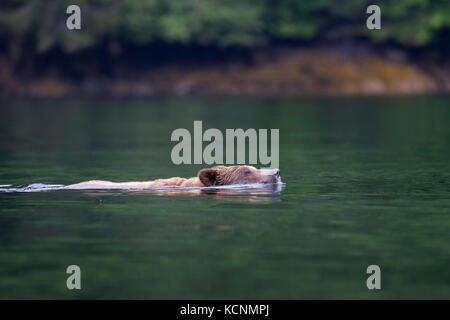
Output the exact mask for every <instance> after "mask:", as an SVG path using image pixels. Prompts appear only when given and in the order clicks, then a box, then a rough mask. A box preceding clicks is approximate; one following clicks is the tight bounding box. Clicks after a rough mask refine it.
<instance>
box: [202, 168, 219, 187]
mask: <svg viewBox="0 0 450 320" xmlns="http://www.w3.org/2000/svg"><path fill="white" fill-rule="evenodd" d="M198 178H199V179H200V181H201V182H202V183H203V184H204V185H205V186H206V187H209V186H213V185H215V184H216V182H217V170H215V169H213V168H208V169H202V170H200V171H199V172H198Z"/></svg>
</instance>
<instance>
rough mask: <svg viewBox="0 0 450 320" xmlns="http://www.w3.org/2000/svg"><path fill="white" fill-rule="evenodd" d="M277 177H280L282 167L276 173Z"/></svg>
mask: <svg viewBox="0 0 450 320" xmlns="http://www.w3.org/2000/svg"><path fill="white" fill-rule="evenodd" d="M274 176H275V177H278V178H279V177H280V169H277V170H276V171H275V174H274Z"/></svg>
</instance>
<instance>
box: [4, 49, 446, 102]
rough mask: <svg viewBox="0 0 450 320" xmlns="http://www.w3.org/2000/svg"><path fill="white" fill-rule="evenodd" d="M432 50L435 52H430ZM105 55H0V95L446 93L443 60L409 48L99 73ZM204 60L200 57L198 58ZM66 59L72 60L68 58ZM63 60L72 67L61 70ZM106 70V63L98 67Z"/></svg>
mask: <svg viewBox="0 0 450 320" xmlns="http://www.w3.org/2000/svg"><path fill="white" fill-rule="evenodd" d="M429 56H432V57H433V55H432V54H430V55H429ZM103 59H105V60H108V57H105V56H102V54H97V55H90V56H89V55H88V56H87V57H75V58H72V60H70V58H69V57H68V56H62V57H58V58H48V59H47V60H49V61H46V64H45V67H42V66H38V65H35V64H36V62H34V63H31V65H32V67H31V71H28V73H27V74H26V75H20V74H18V73H14V72H11V71H9V68H8V61H7V59H6V58H5V56H3V58H2V57H0V66H1V67H2V69H3V72H1V73H0V97H2V98H5V97H6V98H17V97H30V98H37V97H42V98H45V97H48V98H51V97H74V96H86V97H91V96H112V97H128V96H167V95H174V96H263V97H271V96H293V97H295V96H310V95H311V96H317V95H323V96H389V95H417V94H434V93H448V92H450V65H449V63H448V62H449V61H448V58H444V61H443V62H442V59H439V58H436V57H433V58H429V57H427V56H425V57H424V56H419V57H415V58H411V57H410V55H408V54H407V53H406V51H401V50H399V49H387V50H385V52H382V53H380V52H376V51H375V50H373V49H371V48H367V47H362V49H361V47H360V48H356V49H355V47H350V48H345V49H342V48H339V47H328V48H318V47H301V48H298V47H297V48H287V49H286V48H281V49H280V48H278V49H276V50H259V51H255V52H252V53H251V58H250V59H240V58H236V57H234V58H232V59H229V60H227V61H212V62H211V61H208V62H207V63H205V62H204V61H195V62H194V63H192V62H178V61H176V62H173V61H166V62H162V63H161V64H160V65H159V64H157V63H154V62H153V64H146V65H145V66H143V67H142V63H141V62H142V61H133V59H131V58H129V57H128V58H125V59H123V60H122V61H121V63H116V62H114V63H113V64H114V68H113V69H109V70H108V71H107V72H105V71H102V70H101V69H102V65H101V61H102V60H103ZM200 60H201V59H200ZM68 61H69V62H68ZM62 63H65V64H67V63H69V65H70V69H71V71H70V72H68V74H61V73H60V69H63V68H61V67H59V66H60V64H62ZM103 68H104V67H103Z"/></svg>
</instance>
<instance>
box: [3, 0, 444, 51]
mask: <svg viewBox="0 0 450 320" xmlns="http://www.w3.org/2000/svg"><path fill="white" fill-rule="evenodd" d="M70 4H77V5H79V6H80V7H81V12H82V30H81V31H69V30H67V28H66V26H65V22H66V18H67V14H66V8H67V6H68V5H70ZM369 4H378V5H379V6H380V7H381V13H382V20H381V21H382V30H377V31H368V30H367V29H366V27H365V20H366V18H367V14H366V8H367V6H368V5H369ZM449 28H450V1H448V0H402V1H398V0H386V1H383V2H382V3H381V1H380V3H376V2H373V1H367V0H342V1H336V0H70V1H68V0H28V1H26V0H2V1H1V3H0V38H1V39H3V40H2V41H5V43H7V44H8V45H9V46H13V45H16V46H20V45H21V44H23V43H24V42H25V41H26V40H27V39H33V41H34V42H35V44H36V50H37V51H38V52H45V51H48V50H49V49H51V48H54V47H60V48H62V49H63V50H64V51H66V52H74V51H78V50H81V49H84V48H88V47H92V46H95V45H97V44H99V43H108V42H111V43H115V44H117V43H119V44H136V45H145V44H149V43H152V42H155V41H162V42H166V43H182V44H186V45H191V44H200V45H216V46H224V47H226V46H244V47H255V46H257V45H260V44H262V43H267V42H269V41H271V40H276V39H287V40H309V39H329V38H333V37H334V38H337V39H342V38H348V37H354V36H361V35H364V36H366V37H368V38H369V39H371V40H372V41H376V42H380V41H387V40H391V41H396V42H397V43H400V44H404V45H416V46H420V45H427V44H429V43H432V42H434V43H436V42H439V41H441V42H444V41H445V39H439V34H442V33H441V31H443V30H448V29H449Z"/></svg>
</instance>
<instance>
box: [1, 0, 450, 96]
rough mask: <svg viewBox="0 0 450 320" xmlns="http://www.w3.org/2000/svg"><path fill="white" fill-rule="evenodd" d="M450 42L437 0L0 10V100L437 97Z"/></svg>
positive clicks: (93, 0) (161, 1)
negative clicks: (370, 23) (76, 14)
mask: <svg viewBox="0 0 450 320" xmlns="http://www.w3.org/2000/svg"><path fill="white" fill-rule="evenodd" d="M71 4H76V5H78V6H80V8H81V30H68V29H67V27H66V19H67V18H68V16H69V15H68V14H67V13H66V8H67V7H68V6H69V5H71ZM371 4H376V5H378V6H380V8H381V26H382V29H381V30H368V29H367V28H366V19H367V18H368V16H369V14H367V13H366V9H367V7H368V6H369V5H371ZM449 36H450V1H448V0H386V1H365V0H342V1H335V0H302V1H301V0H70V1H64V0H2V1H1V2H0V96H67V95H69V96H70V95H79V94H87V95H105V94H107V95H153V94H177V95H184V94H224V95H239V94H249V95H279V94H287V95H298V94H386V93H387V94H391V93H427V92H448V91H449V90H450V66H449V60H450V59H449V52H450V50H449V49H450V45H449V43H450V41H449V39H450V37H449Z"/></svg>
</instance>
